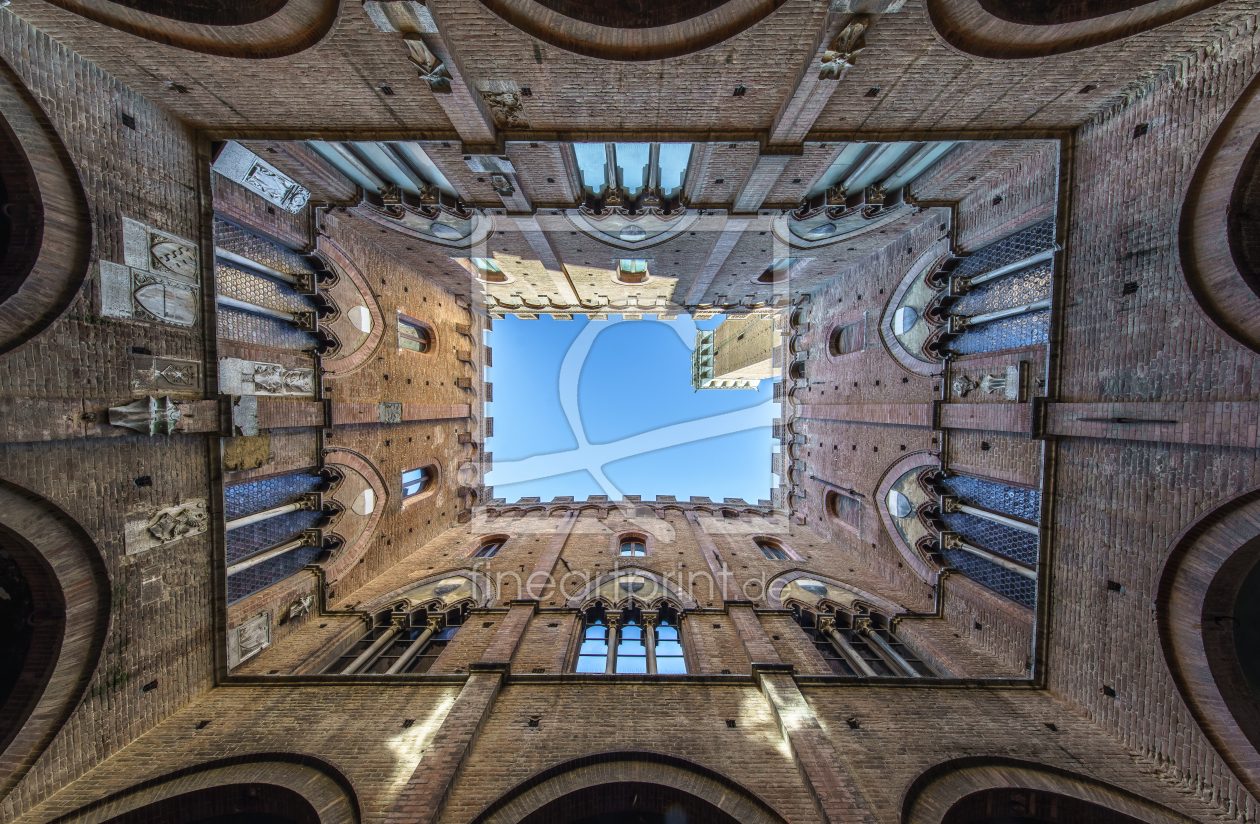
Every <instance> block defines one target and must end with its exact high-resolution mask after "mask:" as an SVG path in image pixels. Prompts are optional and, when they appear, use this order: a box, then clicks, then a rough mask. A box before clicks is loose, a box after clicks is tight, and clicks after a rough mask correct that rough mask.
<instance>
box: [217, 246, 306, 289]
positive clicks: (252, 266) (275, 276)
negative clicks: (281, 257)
mask: <svg viewBox="0 0 1260 824" xmlns="http://www.w3.org/2000/svg"><path fill="white" fill-rule="evenodd" d="M214 256H215V257H217V258H218V259H219V260H221V261H223V262H224V263H228V264H231V265H232V266H236V267H238V268H241V269H248V270H250V271H251V272H257V273H258V274H260V275H266V276H267V277H269V278H271V279H272V280H279V281H282V282H284V283H288V284H290V285H296V284H297V278H295V277H294V276H293V275H290V274H288V273H287V272H281V271H280V270H278V269H272V268H271V267H270V266H266V265H264V264H262V263H259V262H258V261H256V260H250V259H249V258H247V257H242V256H241V255H238V254H236V252H229V251H228V250H227V249H223V248H220V247H218V246H216V247H214Z"/></svg>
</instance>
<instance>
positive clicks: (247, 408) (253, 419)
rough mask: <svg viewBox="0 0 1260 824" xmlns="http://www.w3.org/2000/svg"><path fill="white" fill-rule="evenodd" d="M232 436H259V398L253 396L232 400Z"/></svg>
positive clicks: (243, 396) (242, 396)
mask: <svg viewBox="0 0 1260 824" xmlns="http://www.w3.org/2000/svg"><path fill="white" fill-rule="evenodd" d="M232 434H233V435H244V436H247V437H248V436H253V435H257V434H258V398H257V397H255V396H253V395H241V396H239V397H236V396H234V397H233V398H232Z"/></svg>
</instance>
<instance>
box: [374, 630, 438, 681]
mask: <svg viewBox="0 0 1260 824" xmlns="http://www.w3.org/2000/svg"><path fill="white" fill-rule="evenodd" d="M442 623H443V622H442V621H441V620H439V619H437V618H430V619H429V623H428V624H427V625H426V626H425V628H424V632H422V633H420V635H419V636H418V637H417V638H416V640H414V641H412V642H411V644H410V646H408V647H407V649H406V650H404V651H403V654H402V655H401V656H399V658H398V660H397V661H395V662H394V665H393V666H392V667H390V668H389V669H387V670H385V674H386V675H397V674H398V673H400V672H402V671H403V669H404V668H405V667H406V666H407V665H408V664H410V663H411V659H412V658H415V657H416V655H418V654H419V653H420V650H422V649H424V647H425V646H426V645H427V644H428V643H429V639H430V638H432V637H433V633H435V632H437V631H438V630H439V629H441V628H442Z"/></svg>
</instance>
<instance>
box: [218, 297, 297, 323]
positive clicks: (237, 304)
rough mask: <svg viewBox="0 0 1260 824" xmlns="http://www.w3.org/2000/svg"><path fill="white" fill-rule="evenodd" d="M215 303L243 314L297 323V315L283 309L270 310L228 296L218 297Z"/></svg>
mask: <svg viewBox="0 0 1260 824" xmlns="http://www.w3.org/2000/svg"><path fill="white" fill-rule="evenodd" d="M214 300H215V303H217V304H219V305H220V306H229V307H231V308H233V309H240V310H241V311H242V312H252V313H253V314H255V315H263V316H265V317H269V318H275V319H277V320H287V321H289V322H290V323H297V322H298V319H297V315H295V314H294V313H292V312H285V311H283V310H281V309H269V308H268V307H266V306H259V305H257V304H255V303H247V302H246V301H243V300H237V299H236V298H229V297H227V296H226V295H218V296H216V297H215V299H214Z"/></svg>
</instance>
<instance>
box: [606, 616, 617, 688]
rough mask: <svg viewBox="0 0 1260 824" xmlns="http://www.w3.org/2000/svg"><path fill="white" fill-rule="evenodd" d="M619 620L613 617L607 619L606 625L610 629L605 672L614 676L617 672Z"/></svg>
mask: <svg viewBox="0 0 1260 824" xmlns="http://www.w3.org/2000/svg"><path fill="white" fill-rule="evenodd" d="M618 623H619V620H618V619H617V618H613V617H605V618H604V624H605V625H606V626H607V627H608V660H607V662H606V664H605V666H604V672H606V673H607V674H609V675H613V674H614V673H616V672H617V624H618Z"/></svg>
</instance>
